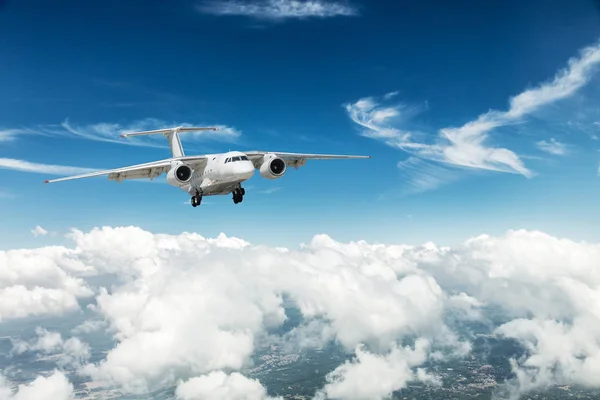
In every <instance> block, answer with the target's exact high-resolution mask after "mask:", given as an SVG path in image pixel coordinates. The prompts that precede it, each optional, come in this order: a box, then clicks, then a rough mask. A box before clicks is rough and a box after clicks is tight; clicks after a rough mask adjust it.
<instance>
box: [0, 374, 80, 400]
mask: <svg viewBox="0 0 600 400" xmlns="http://www.w3.org/2000/svg"><path fill="white" fill-rule="evenodd" d="M0 399H1V400H72V399H74V394H73V385H72V384H71V383H70V382H69V380H68V379H67V377H66V376H65V374H64V373H62V372H60V371H54V373H53V374H52V375H50V376H48V377H43V376H38V377H37V378H36V379H35V380H34V381H33V382H30V383H28V384H27V385H19V386H18V388H17V391H16V392H13V390H12V389H11V387H10V385H9V382H8V380H7V379H6V378H4V377H3V376H2V374H0Z"/></svg>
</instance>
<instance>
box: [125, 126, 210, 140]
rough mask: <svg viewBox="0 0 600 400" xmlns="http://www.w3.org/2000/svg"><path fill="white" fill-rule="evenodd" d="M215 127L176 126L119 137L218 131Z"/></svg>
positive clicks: (130, 133)
mask: <svg viewBox="0 0 600 400" xmlns="http://www.w3.org/2000/svg"><path fill="white" fill-rule="evenodd" d="M218 130H219V128H217V127H199V128H196V127H187V126H178V127H176V128H167V129H155V130H152V131H142V132H128V133H123V134H122V135H121V137H122V138H126V137H130V136H142V135H157V134H163V135H168V134H170V133H171V134H172V133H177V132H195V131H218Z"/></svg>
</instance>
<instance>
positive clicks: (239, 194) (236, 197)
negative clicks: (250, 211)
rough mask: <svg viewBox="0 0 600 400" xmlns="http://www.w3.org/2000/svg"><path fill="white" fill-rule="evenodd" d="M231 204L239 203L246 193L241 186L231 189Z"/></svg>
mask: <svg viewBox="0 0 600 400" xmlns="http://www.w3.org/2000/svg"><path fill="white" fill-rule="evenodd" d="M232 194H233V204H237V203H241V202H242V201H243V200H244V195H245V194H246V191H245V190H244V188H243V187H241V186H240V187H239V188H235V189H233V192H232Z"/></svg>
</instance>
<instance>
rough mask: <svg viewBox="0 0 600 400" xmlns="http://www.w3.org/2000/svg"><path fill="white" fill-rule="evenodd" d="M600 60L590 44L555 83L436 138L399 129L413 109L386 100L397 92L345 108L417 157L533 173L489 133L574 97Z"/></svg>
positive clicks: (374, 134) (371, 131)
mask: <svg viewBox="0 0 600 400" xmlns="http://www.w3.org/2000/svg"><path fill="white" fill-rule="evenodd" d="M599 64H600V44H596V45H594V46H590V47H587V48H585V49H583V50H582V51H581V52H580V54H579V56H578V57H574V58H572V59H570V60H569V61H568V65H567V67H566V68H564V69H563V70H561V71H559V72H558V73H557V74H556V75H555V77H554V78H553V79H552V80H551V81H549V82H546V83H543V84H541V85H539V86H537V87H535V88H531V89H528V90H525V91H524V92H522V93H520V94H518V95H516V96H514V97H512V98H511V99H510V100H509V103H510V107H509V109H508V110H507V111H497V110H490V111H488V112H487V113H485V114H482V115H480V116H479V117H478V118H476V119H475V120H473V121H470V122H468V123H466V124H465V125H463V126H462V127H458V128H456V127H446V128H443V129H440V131H439V133H438V135H437V136H436V137H434V140H429V141H427V139H428V138H430V136H429V135H427V134H423V133H420V132H414V131H409V130H402V129H399V128H397V127H398V126H400V125H402V122H403V121H404V120H406V119H407V117H408V116H410V115H409V114H410V112H411V110H410V109H407V108H406V106H404V105H399V104H391V105H390V104H389V103H387V104H384V103H386V101H389V100H390V99H391V98H392V97H393V96H394V95H395V92H392V93H391V94H390V93H388V94H387V95H385V96H384V98H383V102H382V101H380V100H377V99H375V98H373V97H366V98H363V99H360V100H358V101H356V102H355V103H350V104H346V105H345V106H346V110H347V112H348V115H349V117H350V118H351V119H352V120H353V121H354V122H356V123H357V124H359V125H360V126H361V127H363V128H364V129H363V131H362V134H363V135H364V136H366V137H370V138H373V139H377V140H381V141H383V142H385V143H386V144H388V145H389V146H392V147H396V148H399V149H402V150H404V151H406V152H408V153H409V154H411V155H413V156H417V157H420V158H422V159H426V160H432V161H437V162H443V163H448V164H452V165H456V166H461V167H469V168H475V169H484V170H492V171H499V172H508V173H516V174H521V175H524V176H526V177H532V176H533V175H534V173H533V172H532V171H530V170H529V169H528V168H527V167H526V166H525V164H524V163H523V161H522V159H521V158H520V157H519V156H518V155H517V154H515V153H514V152H513V151H511V150H509V149H507V148H502V147H493V146H492V145H490V144H489V143H488V133H489V132H490V131H492V130H493V129H495V128H498V127H501V126H507V125H510V124H517V123H523V122H524V117H526V116H528V115H530V114H531V113H533V112H534V111H536V110H538V109H539V108H541V107H543V106H545V105H548V104H551V103H553V102H556V101H559V100H562V99H565V98H568V97H569V96H571V95H573V94H574V93H575V92H576V91H577V90H578V89H580V88H581V87H582V86H584V85H585V84H586V83H588V82H589V81H590V78H591V76H592V75H593V73H594V72H595V71H596V67H597V66H598V65H599ZM407 111H408V115H407ZM392 122H394V123H393V124H392ZM550 144H551V145H553V147H552V149H553V150H555V151H557V149H558V147H559V146H560V144H558V142H556V143H552V142H550ZM557 144H558V145H557ZM558 151H560V150H558Z"/></svg>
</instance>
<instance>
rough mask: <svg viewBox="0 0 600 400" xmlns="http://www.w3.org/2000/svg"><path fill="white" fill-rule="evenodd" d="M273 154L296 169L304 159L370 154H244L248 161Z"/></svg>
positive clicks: (278, 152) (265, 152)
mask: <svg viewBox="0 0 600 400" xmlns="http://www.w3.org/2000/svg"><path fill="white" fill-rule="evenodd" d="M267 153H270V154H275V155H277V156H278V157H281V158H282V159H283V160H285V162H286V164H287V165H288V166H293V167H295V168H296V169H298V167H299V166H302V165H304V164H306V160H335V159H348V158H350V159H351V158H371V156H348V155H340V154H303V153H285V152H280V151H249V152H246V153H245V154H246V155H247V156H248V158H249V159H250V161H252V162H254V163H255V165H256V161H258V160H259V159H260V158H261V157H262V156H264V155H265V154H267Z"/></svg>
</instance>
